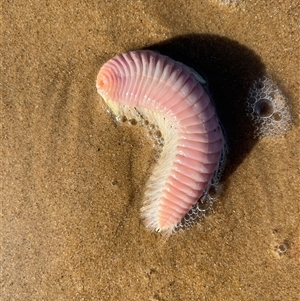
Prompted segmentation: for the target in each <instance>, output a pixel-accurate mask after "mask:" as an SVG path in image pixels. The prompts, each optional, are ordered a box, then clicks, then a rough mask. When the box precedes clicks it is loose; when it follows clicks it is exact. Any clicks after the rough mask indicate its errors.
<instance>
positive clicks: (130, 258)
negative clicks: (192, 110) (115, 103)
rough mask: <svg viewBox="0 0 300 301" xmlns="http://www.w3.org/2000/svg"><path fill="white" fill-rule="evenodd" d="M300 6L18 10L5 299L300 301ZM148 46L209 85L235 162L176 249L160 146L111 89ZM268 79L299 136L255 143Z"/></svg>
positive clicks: (114, 5)
mask: <svg viewBox="0 0 300 301" xmlns="http://www.w3.org/2000/svg"><path fill="white" fill-rule="evenodd" d="M187 3H188V4H187ZM297 3H298V1H296V0H291V1H250V0H248V1H246V0H245V1H239V3H238V4H237V5H229V6H228V5H223V4H222V3H221V2H220V1H217V0H211V1H208V0H207V1H184V0H180V1H169V0H167V1H156V0H155V1H151V3H150V1H111V2H107V1H87V2H85V1H73V2H72V3H70V2H68V1H50V2H48V1H35V2H34V1H29V2H28V1H13V2H8V1H5V3H4V5H3V26H2V35H3V38H2V46H3V47H2V52H3V61H2V76H1V78H2V83H3V86H2V88H1V89H2V92H1V93H2V99H3V101H2V102H1V126H2V130H1V153H2V154H1V165H2V168H1V184H2V188H1V206H2V208H1V209H2V216H1V238H2V239H1V240H2V243H1V269H2V274H1V277H2V279H1V295H2V298H3V300H5V301H6V300H168V301H172V300H176V301H178V300H299V294H300V289H299V287H300V286H299V279H300V221H299V215H300V205H299V194H300V189H299V186H300V184H299V178H300V164H299V162H300V155H299V149H300V138H299V99H300V91H299V87H300V82H299V79H300V71H299V66H300V54H299V43H300V37H299V24H298V22H297V20H298V18H299V9H300V8H299V4H297ZM141 48H151V49H155V50H158V51H160V52H162V53H164V54H167V55H170V56H172V57H173V58H175V59H177V60H180V61H183V62H185V63H187V64H189V65H190V66H192V67H193V68H195V69H196V70H197V71H201V72H202V74H203V75H204V76H205V78H206V79H207V81H208V85H209V89H210V92H211V94H212V96H213V98H214V101H215V103H216V107H217V110H218V112H219V115H220V119H221V120H222V123H223V125H224V128H225V130H226V133H227V137H228V143H229V149H230V154H229V162H228V168H227V170H226V173H225V175H224V182H223V193H222V196H221V197H220V198H219V199H218V201H217V203H216V206H215V212H214V213H213V214H211V215H209V216H207V217H206V218H205V219H204V220H203V221H201V222H199V223H198V224H197V226H195V227H193V228H191V229H188V230H185V231H183V232H180V233H176V234H174V235H172V236H171V237H170V238H169V239H168V240H167V241H166V240H165V239H164V238H163V237H162V236H161V235H160V234H159V233H150V232H149V231H148V230H147V229H145V227H144V225H143V222H142V221H141V219H140V212H139V210H140V208H141V205H142V196H143V189H144V185H145V183H146V181H147V178H148V176H149V173H150V172H151V167H152V166H153V154H154V152H155V150H154V149H153V147H152V142H151V140H149V139H148V137H147V135H146V134H145V131H144V130H143V129H140V128H137V127H133V126H131V127H128V126H119V125H117V124H116V123H115V122H114V120H113V119H112V117H111V116H110V115H109V114H108V113H107V111H106V107H105V105H104V103H103V102H102V100H101V99H100V97H99V96H98V95H97V92H96V88H95V79H96V76H97V73H98V71H99V69H100V67H101V65H102V64H103V63H104V62H106V61H107V60H108V59H109V58H111V57H112V56H113V55H115V54H118V53H121V52H124V51H128V50H132V49H141ZM264 74H268V75H270V76H272V77H273V79H274V80H275V81H276V83H277V84H278V85H279V86H280V88H281V89H282V91H283V92H284V94H285V95H286V96H287V98H288V99H289V104H290V107H291V111H292V114H293V118H294V125H293V126H292V128H291V130H290V131H288V132H287V133H286V135H284V136H283V137H279V138H278V137H277V138H265V139H261V140H255V139H253V138H252V134H253V128H252V125H251V124H250V123H249V121H248V120H247V118H246V117H245V111H244V108H245V99H246V98H247V91H248V90H249V87H250V86H251V84H252V82H253V80H254V79H255V78H257V77H259V76H262V75H264Z"/></svg>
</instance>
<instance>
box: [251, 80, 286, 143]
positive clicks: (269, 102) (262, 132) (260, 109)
mask: <svg viewBox="0 0 300 301" xmlns="http://www.w3.org/2000/svg"><path fill="white" fill-rule="evenodd" d="M246 102H247V110H248V113H247V115H248V116H249V117H250V118H251V120H252V122H253V125H254V127H255V132H254V136H255V137H258V138H263V137H274V136H282V135H284V134H285V133H286V132H287V131H288V130H289V129H290V127H291V124H292V118H291V114H290V109H289V106H288V101H287V99H286V97H285V96H284V95H283V93H282V92H281V91H280V89H279V88H278V86H277V85H276V83H275V82H274V81H273V80H272V79H271V78H270V77H267V76H264V77H262V78H259V79H257V80H256V81H255V82H254V83H253V85H252V87H251V88H250V90H249V96H248V98H247V101H246Z"/></svg>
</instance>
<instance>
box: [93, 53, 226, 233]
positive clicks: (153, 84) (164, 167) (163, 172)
mask: <svg viewBox="0 0 300 301" xmlns="http://www.w3.org/2000/svg"><path fill="white" fill-rule="evenodd" d="M97 89H98V92H99V94H100V95H101V96H102V97H103V98H104V100H105V101H106V102H107V104H108V105H109V106H110V107H111V109H112V111H113V112H114V113H115V114H116V115H123V114H124V115H125V116H126V117H130V118H133V117H136V118H139V117H140V115H142V116H143V118H145V119H148V120H149V122H150V123H154V124H156V125H158V127H159V128H160V131H161V132H162V135H163V137H164V139H165V144H164V147H163V150H162V152H161V156H160V159H159V160H158V162H157V165H156V166H155V167H154V169H153V172H152V175H151V176H150V178H149V181H148V183H147V187H146V191H145V200H144V205H143V208H142V215H143V217H144V219H145V221H146V225H147V226H148V227H150V228H151V229H156V230H160V231H164V232H167V233H171V232H172V231H173V229H174V228H175V227H176V225H177V224H178V223H179V222H180V220H181V219H182V218H183V217H184V215H185V214H186V213H187V212H188V210H189V209H190V208H191V206H192V205H193V204H195V203H196V202H197V201H198V200H199V198H200V197H201V196H202V194H203V193H204V192H205V190H206V189H207V188H208V187H209V185H210V182H211V180H212V177H213V175H214V173H215V172H216V169H217V168H218V164H219V160H220V156H221V152H222V149H223V148H224V137H223V133H222V130H221V128H220V125H219V121H218V118H217V116H216V113H215V109H214V107H213V105H212V103H211V101H210V99H209V96H208V95H207V93H206V92H205V90H204V89H203V87H202V86H201V85H200V84H199V82H198V81H197V79H196V78H195V73H194V72H193V71H191V69H189V68H188V67H185V66H184V65H183V64H181V63H178V62H175V61H173V60H172V59H170V58H168V57H166V56H163V55H160V54H158V53H155V52H152V51H147V50H144V51H142V50H141V51H132V52H128V53H125V54H121V55H118V56H116V57H114V58H112V59H111V60H109V61H108V62H107V63H106V64H104V66H103V67H102V68H101V70H100V72H99V74H98V77H97Z"/></svg>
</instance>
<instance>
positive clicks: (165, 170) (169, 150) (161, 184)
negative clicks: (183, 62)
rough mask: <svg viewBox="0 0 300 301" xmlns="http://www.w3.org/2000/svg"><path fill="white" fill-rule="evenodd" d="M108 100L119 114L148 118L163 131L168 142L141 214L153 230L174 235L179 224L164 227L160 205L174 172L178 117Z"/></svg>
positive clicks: (113, 109)
mask: <svg viewBox="0 0 300 301" xmlns="http://www.w3.org/2000/svg"><path fill="white" fill-rule="evenodd" d="M104 100H105V102H106V103H107V105H108V106H109V108H110V109H111V111H112V112H113V114H115V115H116V116H125V117H126V118H127V119H135V120H136V121H137V122H139V121H142V119H144V120H147V121H149V123H150V124H154V125H157V127H158V128H159V130H160V132H161V134H162V137H163V138H164V145H163V148H162V151H161V154H160V157H159V159H158V162H157V163H156V165H155V167H154V169H153V171H152V173H151V175H150V177H149V180H148V182H147V184H146V189H145V194H144V199H143V206H142V209H141V213H142V218H143V219H144V221H145V224H146V227H148V228H149V229H151V230H156V231H162V232H164V233H165V234H167V235H168V234H171V233H172V232H173V230H174V229H175V227H176V225H174V226H173V227H171V228H170V227H168V228H162V227H160V225H159V208H160V205H161V198H162V197H163V193H164V188H165V184H166V182H167V178H168V177H169V176H170V174H171V172H172V167H173V163H174V161H175V157H176V154H177V146H178V140H179V135H180V134H179V133H178V128H177V126H176V119H175V118H174V117H173V118H172V116H169V118H166V117H164V116H163V115H162V114H161V113H157V112H154V111H152V110H149V109H145V108H140V107H135V108H134V107H129V106H127V105H123V104H120V103H118V102H115V101H111V100H108V99H104Z"/></svg>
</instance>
